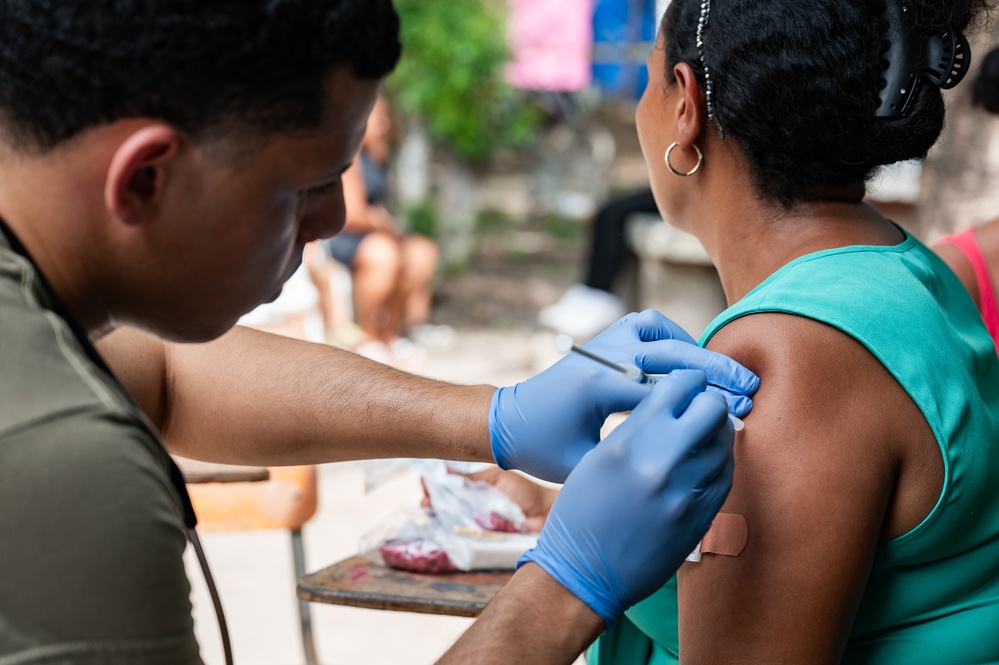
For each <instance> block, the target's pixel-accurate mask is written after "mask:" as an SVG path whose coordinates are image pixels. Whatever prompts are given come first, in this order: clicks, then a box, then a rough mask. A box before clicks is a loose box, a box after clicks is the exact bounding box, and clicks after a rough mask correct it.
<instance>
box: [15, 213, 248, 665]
mask: <svg viewBox="0 0 999 665" xmlns="http://www.w3.org/2000/svg"><path fill="white" fill-rule="evenodd" d="M0 233H3V235H4V237H5V238H6V239H7V243H8V244H9V245H10V248H11V250H12V251H13V252H14V253H15V254H18V255H19V256H21V257H22V258H24V260H26V261H27V262H28V263H30V264H31V266H32V267H33V268H34V269H35V273H36V274H37V275H38V280H39V283H40V284H41V286H42V289H43V290H44V291H45V294H46V295H47V296H48V299H49V307H50V309H51V310H52V312H54V313H55V314H56V315H57V316H58V317H59V318H61V319H62V320H63V321H65V322H66V325H67V326H69V329H70V331H71V332H72V333H73V336H74V337H75V338H76V341H77V342H79V344H80V346H81V347H82V348H83V351H84V353H86V354H87V357H88V358H89V359H90V361H91V362H93V363H94V364H95V365H97V367H99V368H100V370H101V371H102V372H104V373H105V374H107V376H108V378H110V379H111V381H112V383H113V384H114V385H115V386H116V387H117V388H118V391H119V392H120V393H121V394H122V396H123V397H124V398H125V399H127V400H128V401H129V402H131V404H132V405H133V406H135V408H136V409H138V408H139V406H138V405H137V404H136V403H135V400H133V399H132V397H131V395H129V394H128V391H127V390H125V387H124V386H123V385H122V383H121V381H119V380H118V377H117V376H115V375H114V372H113V371H111V368H110V367H108V364H107V362H105V361H104V358H102V357H101V354H100V353H98V352H97V349H96V348H94V345H93V344H91V343H90V340H89V339H87V336H86V334H85V333H84V332H83V330H82V329H81V328H80V327H79V326H78V325H77V324H76V322H75V321H74V320H73V317H72V316H70V315H69V311H68V310H67V309H66V307H65V306H64V305H63V304H62V301H60V300H59V298H58V297H57V296H56V294H55V291H53V290H52V287H51V286H50V285H49V283H48V280H46V279H45V275H43V274H42V271H41V270H39V269H38V264H37V263H35V261H34V259H32V258H31V255H30V254H28V251H27V249H25V247H24V245H22V244H21V241H20V240H18V239H17V236H15V235H14V232H13V231H11V230H10V228H9V227H8V226H7V224H6V223H5V222H4V221H3V219H0ZM154 438H155V439H156V443H157V445H159V446H160V449H161V450H162V451H163V457H164V458H165V459H166V461H167V472H168V474H169V477H170V484H171V485H173V488H174V490H176V492H177V496H178V497H180V505H181V510H182V511H183V514H184V526H186V527H187V535H188V537H189V538H190V539H191V544H192V545H193V546H194V551H195V554H197V557H198V563H199V564H200V565H201V571H202V573H204V575H205V581H206V582H207V584H208V592H209V594H210V595H211V597H212V603H213V604H214V605H215V614H216V616H217V617H218V621H219V630H220V631H221V632H222V648H223V651H224V652H225V662H226V663H227V665H232V645H231V644H230V641H229V629H228V626H227V625H226V620H225V613H224V612H223V611H222V602H221V600H220V599H219V593H218V589H217V588H216V587H215V580H214V579H213V577H212V573H211V570H210V569H209V567H208V560H207V559H206V558H205V553H204V550H203V549H202V547H201V540H200V539H199V538H198V532H197V531H195V527H196V526H197V525H198V517H197V515H195V514H194V506H193V505H191V495H190V494H188V492H187V483H186V481H185V480H184V474H183V473H181V471H180V468H179V467H178V466H177V463H176V462H174V461H173V458H172V457H170V455H169V454H168V453H167V451H166V448H164V447H163V442H162V441H161V440H160V438H159V437H158V436H157V437H154Z"/></svg>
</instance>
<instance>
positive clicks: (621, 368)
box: [555, 335, 746, 432]
mask: <svg viewBox="0 0 999 665" xmlns="http://www.w3.org/2000/svg"><path fill="white" fill-rule="evenodd" d="M555 350H556V351H558V352H559V353H563V354H564V353H569V352H573V353H578V354H579V355H581V356H585V357H587V358H589V359H590V360H593V361H595V362H598V363H600V364H601V365H604V366H605V367H609V368H610V369H612V370H614V371H615V372H619V373H620V374H621V375H623V376H624V378H626V379H628V380H629V381H634V382H635V383H643V384H645V385H649V386H651V385H653V384H655V382H656V377H655V376H651V375H649V374H646V373H645V372H643V371H642V370H641V369H639V368H638V367H637V366H635V365H632V364H631V363H616V362H614V361H613V360H608V359H607V358H603V357H601V356H598V355H597V354H595V353H593V352H592V351H587V350H586V349H584V348H581V347H578V346H576V343H575V342H574V341H573V339H572V337H570V336H569V335H559V336H558V337H556V338H555ZM728 418H729V420H731V421H732V426H733V427H734V428H735V431H736V432H741V431H742V430H743V428H744V427H745V426H746V424H745V423H743V422H742V420H741V419H740V418H736V417H735V416H733V415H732V414H731V413H730V414H728Z"/></svg>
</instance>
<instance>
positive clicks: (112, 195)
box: [104, 124, 181, 224]
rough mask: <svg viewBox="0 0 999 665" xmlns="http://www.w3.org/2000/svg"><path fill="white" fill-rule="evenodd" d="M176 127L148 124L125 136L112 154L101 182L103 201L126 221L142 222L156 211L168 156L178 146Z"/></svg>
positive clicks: (178, 138)
mask: <svg viewBox="0 0 999 665" xmlns="http://www.w3.org/2000/svg"><path fill="white" fill-rule="evenodd" d="M180 142H181V137H180V134H179V133H178V132H177V130H176V129H174V128H172V127H170V126H169V125H164V124H154V125H147V126H145V127H143V128H142V129H139V130H138V131H136V132H134V133H133V134H131V135H130V136H129V137H128V138H126V139H125V140H124V141H123V142H122V143H121V145H119V146H118V149H117V150H115V152H114V155H113V156H112V157H111V164H110V166H109V167H108V174H107V180H106V181H105V183H104V205H105V206H106V207H107V210H108V212H109V213H110V214H111V215H113V216H114V217H115V218H117V219H118V220H120V221H122V222H124V223H126V224H141V223H142V222H144V221H146V220H148V219H149V218H150V217H151V214H152V213H153V212H154V211H155V209H156V207H157V205H158V203H159V201H160V199H161V198H162V195H163V188H164V184H165V181H166V178H167V173H168V172H169V170H168V169H167V168H166V167H167V164H168V163H169V161H170V160H171V158H173V157H175V156H176V155H177V152H178V151H179V149H180Z"/></svg>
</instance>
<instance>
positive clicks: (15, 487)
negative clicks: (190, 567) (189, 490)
mask: <svg viewBox="0 0 999 665" xmlns="http://www.w3.org/2000/svg"><path fill="white" fill-rule="evenodd" d="M186 542H187V541H186V537H185V530H184V523H183V517H182V511H181V503H180V498H179V496H178V495H177V492H176V490H174V488H173V486H172V485H171V483H170V480H169V475H168V458H167V456H166V452H165V451H164V449H163V447H162V445H161V444H160V443H159V439H158V435H157V433H156V431H155V429H154V428H153V426H152V425H151V424H150V423H149V421H147V420H146V418H145V417H144V416H143V415H142V413H141V412H140V411H139V410H138V408H137V407H135V406H134V405H133V403H132V402H131V401H130V400H129V399H128V398H127V397H126V396H125V395H124V394H123V393H122V392H121V388H120V387H119V386H118V385H117V384H116V382H115V381H114V380H113V379H112V378H111V377H110V376H109V375H108V374H106V373H105V372H104V371H103V370H102V369H100V368H99V367H98V366H97V364H95V362H94V361H92V360H91V359H90V357H88V355H87V353H86V352H85V351H84V349H83V346H82V345H81V343H80V342H79V340H78V339H77V338H76V337H75V336H74V335H73V333H72V330H71V329H70V327H69V325H68V324H67V323H66V321H65V320H63V319H62V318H61V317H60V316H59V315H57V314H56V313H55V312H54V311H53V303H51V301H50V300H49V296H48V295H47V292H46V290H45V288H44V287H43V285H42V283H41V281H40V279H39V276H38V273H37V272H36V270H35V269H34V268H33V266H32V265H31V263H30V262H29V261H28V260H27V259H25V258H24V257H22V256H20V255H18V254H16V253H14V252H13V251H12V250H11V248H10V246H9V244H8V242H7V240H6V239H5V237H4V236H3V235H2V234H0V665H22V664H32V665H35V664H45V665H70V664H72V665H92V664H97V663H100V664H101V665H119V664H120V665H125V664H128V665H137V664H138V665H147V664H148V665H161V664H162V665H191V664H194V663H200V662H201V660H200V657H199V655H198V644H197V641H196V639H195V636H194V623H193V619H192V615H191V601H190V591H191V589H190V584H189V582H188V579H187V576H186V574H185V571H184V563H183V553H184V548H185V546H186Z"/></svg>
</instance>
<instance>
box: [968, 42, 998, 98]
mask: <svg viewBox="0 0 999 665" xmlns="http://www.w3.org/2000/svg"><path fill="white" fill-rule="evenodd" d="M972 98H973V101H974V103H975V104H976V105H978V106H981V107H983V108H984V109H985V110H986V111H988V112H989V113H999V49H992V50H991V51H989V54H988V55H986V56H985V59H984V60H983V61H982V66H981V68H980V69H979V70H978V78H976V79H975V86H974V88H973V90H972Z"/></svg>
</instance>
